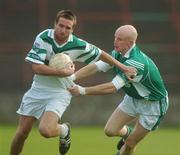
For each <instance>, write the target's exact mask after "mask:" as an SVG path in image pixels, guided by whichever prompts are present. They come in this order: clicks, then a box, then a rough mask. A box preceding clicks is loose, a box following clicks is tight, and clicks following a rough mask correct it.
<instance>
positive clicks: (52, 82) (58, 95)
mask: <svg viewBox="0 0 180 155" xmlns="http://www.w3.org/2000/svg"><path fill="white" fill-rule="evenodd" d="M75 25H76V16H75V15H74V14H73V13H72V12H71V11H69V10H62V11H60V12H58V13H57V16H56V19H55V23H54V29H47V30H45V31H43V32H41V33H40V34H38V35H37V37H36V39H35V42H34V44H33V47H32V49H31V50H30V51H29V53H28V54H27V56H26V58H25V60H26V61H28V62H30V63H31V65H32V69H33V71H34V73H35V75H34V79H33V83H32V86H31V88H30V89H29V90H28V91H27V92H26V93H25V95H24V96H23V99H22V103H21V105H20V108H19V109H18V111H17V113H18V114H20V118H19V125H18V128H17V131H16V135H15V137H14V139H13V141H12V144H11V151H10V155H19V154H20V153H21V152H22V149H23V145H24V142H25V140H26V138H27V137H28V134H29V133H30V131H31V128H32V126H33V124H34V123H35V122H36V121H37V120H39V121H40V122H39V132H40V134H41V135H42V136H44V137H46V138H50V137H56V136H60V145H59V152H60V154H62V155H64V154H66V153H67V151H68V150H69V148H70V144H71V141H70V126H69V124H68V123H64V124H59V123H58V122H59V121H60V122H61V120H60V119H61V116H62V114H63V113H64V111H65V110H66V108H67V107H68V105H69V104H70V101H71V94H70V93H69V91H67V87H68V86H70V85H71V84H72V81H70V79H69V78H64V77H66V76H69V75H71V74H73V73H74V70H75V68H74V65H73V64H71V65H69V66H67V67H66V68H65V69H61V70H57V69H53V68H51V67H49V66H48V62H49V60H50V58H51V57H52V56H53V55H54V54H57V53H66V54H68V55H69V56H70V57H71V59H72V60H73V61H80V62H84V63H86V64H89V63H92V62H95V61H97V60H98V59H101V60H103V61H106V62H108V63H110V64H111V65H116V66H117V67H119V68H121V69H122V71H123V72H125V73H130V74H134V73H135V72H136V69H135V68H132V67H131V68H130V67H126V66H125V65H123V64H121V63H119V62H118V61H117V60H115V59H114V58H113V57H111V56H110V55H108V54H106V52H104V51H102V50H101V49H99V48H98V47H96V46H94V45H92V44H90V43H88V42H86V41H84V40H82V39H79V38H77V37H76V36H75V35H73V34H72V32H73V30H74V27H75Z"/></svg>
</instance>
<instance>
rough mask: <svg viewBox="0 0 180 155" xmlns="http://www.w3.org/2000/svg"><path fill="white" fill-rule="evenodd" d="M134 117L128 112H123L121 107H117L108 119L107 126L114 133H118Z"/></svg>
mask: <svg viewBox="0 0 180 155" xmlns="http://www.w3.org/2000/svg"><path fill="white" fill-rule="evenodd" d="M133 119H134V117H132V116H129V115H128V114H126V113H125V112H123V111H122V110H121V109H120V108H119V107H117V108H116V110H115V111H114V112H113V113H112V115H111V116H110V118H109V120H108V121H107V124H106V126H105V128H106V129H109V130H111V131H113V132H114V133H117V132H119V131H120V129H122V128H123V126H124V125H126V124H127V123H129V122H130V121H132V120H133Z"/></svg>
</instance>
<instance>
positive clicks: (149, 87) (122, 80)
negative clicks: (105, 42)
mask: <svg viewBox="0 0 180 155" xmlns="http://www.w3.org/2000/svg"><path fill="white" fill-rule="evenodd" d="M137 36H138V33H137V31H136V29H135V28H134V27H133V26H132V25H124V26H121V27H119V28H118V29H117V30H116V32H115V35H114V50H113V51H112V56H113V57H114V58H115V59H116V60H118V61H120V62H122V63H123V64H125V65H127V66H133V67H135V68H136V69H137V75H136V76H135V77H134V78H133V79H130V78H129V75H125V74H124V73H123V72H122V71H121V70H119V69H118V68H116V67H114V68H113V67H112V66H110V65H109V64H107V63H105V62H102V61H98V62H96V63H94V64H90V65H88V66H86V67H84V68H82V69H80V70H79V71H77V72H76V73H75V74H74V75H72V76H71V77H72V79H73V80H79V79H81V78H85V77H87V76H90V75H92V74H94V73H95V72H97V71H103V72H106V71H107V70H109V69H110V68H113V69H114V72H115V77H114V78H113V80H112V81H111V82H108V83H104V84H100V85H96V86H92V87H81V86H79V85H77V86H74V87H72V88H70V89H69V90H70V92H71V93H72V94H74V95H80V94H81V95H100V94H101V95H102V94H110V93H114V92H116V91H118V90H119V89H120V88H122V90H124V92H125V97H124V99H123V101H122V102H121V103H120V104H119V106H118V107H117V108H116V109H115V111H114V112H113V113H112V115H111V117H110V118H109V120H108V121H107V124H106V126H105V134H106V135H107V136H120V137H122V138H121V139H120V141H119V142H118V144H117V149H118V152H117V155H132V154H133V152H134V150H135V147H136V145H137V143H138V142H140V141H141V140H142V139H143V138H144V137H145V136H146V135H147V134H148V133H149V132H150V131H152V130H155V129H156V128H157V127H158V125H159V123H160V121H161V120H162V119H163V117H164V115H165V113H166V111H167V109H168V94H167V91H166V89H165V86H164V83H163V80H162V78H161V75H160V72H159V70H158V68H157V66H156V65H155V63H154V62H153V61H152V59H151V58H149V57H148V56H147V55H146V54H144V53H143V52H142V51H141V50H140V49H139V48H138V47H137V45H136V39H137ZM132 120H136V124H135V127H134V129H133V130H132V129H131V128H130V127H129V126H128V123H129V122H131V121H132Z"/></svg>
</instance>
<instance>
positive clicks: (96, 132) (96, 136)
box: [0, 125, 180, 155]
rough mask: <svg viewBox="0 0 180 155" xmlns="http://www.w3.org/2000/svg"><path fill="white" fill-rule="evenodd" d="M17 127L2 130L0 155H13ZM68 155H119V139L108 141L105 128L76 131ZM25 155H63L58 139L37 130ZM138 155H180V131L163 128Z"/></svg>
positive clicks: (77, 128) (142, 143) (155, 132)
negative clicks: (11, 148) (117, 147)
mask: <svg viewBox="0 0 180 155" xmlns="http://www.w3.org/2000/svg"><path fill="white" fill-rule="evenodd" d="M15 130H16V127H14V126H2V125H1V126H0V155H9V148H10V143H11V140H12V137H13V136H14V134H15ZM71 131H72V134H71V135H72V146H71V149H70V151H69V152H68V153H67V155H115V153H116V143H117V141H118V138H109V137H106V136H105V135H104V133H103V127H72V130H71ZM21 155H59V153H58V138H50V139H45V138H43V137H42V136H40V134H39V132H38V131H37V128H33V130H32V132H31V134H30V135H29V137H28V139H27V141H26V143H25V146H24V150H23V152H22V154H21ZM134 155H180V129H179V128H173V129H170V128H160V129H158V130H157V131H154V132H152V133H150V134H149V135H148V136H147V137H146V138H145V139H144V140H143V141H142V142H140V143H139V144H138V146H137V150H136V152H135V153H134Z"/></svg>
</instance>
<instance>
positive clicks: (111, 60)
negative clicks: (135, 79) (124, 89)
mask: <svg viewBox="0 0 180 155" xmlns="http://www.w3.org/2000/svg"><path fill="white" fill-rule="evenodd" d="M100 59H101V60H102V61H104V62H106V63H108V64H110V65H115V66H117V67H118V68H119V69H120V70H121V71H123V72H124V73H125V74H126V75H128V76H129V77H130V76H134V75H136V74H137V70H136V68H134V67H131V66H126V65H124V64H122V63H120V62H119V61H117V60H116V59H115V58H113V57H112V56H110V55H109V54H107V53H106V52H104V51H102V53H101V56H100Z"/></svg>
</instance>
